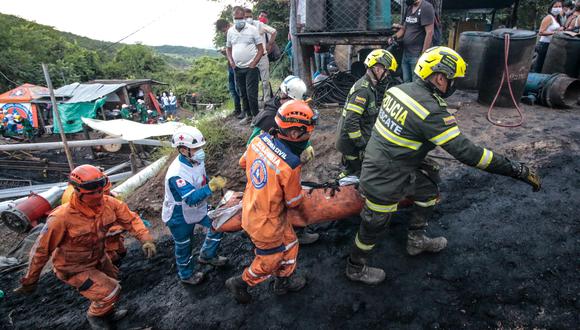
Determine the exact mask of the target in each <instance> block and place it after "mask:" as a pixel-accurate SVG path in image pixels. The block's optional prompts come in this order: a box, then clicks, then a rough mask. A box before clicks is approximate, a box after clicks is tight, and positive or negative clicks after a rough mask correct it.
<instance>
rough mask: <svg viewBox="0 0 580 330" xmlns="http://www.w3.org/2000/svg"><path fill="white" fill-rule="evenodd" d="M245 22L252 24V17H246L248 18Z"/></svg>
mask: <svg viewBox="0 0 580 330" xmlns="http://www.w3.org/2000/svg"><path fill="white" fill-rule="evenodd" d="M246 23H248V24H252V25H253V24H254V19H253V18H251V17H248V18H246Z"/></svg>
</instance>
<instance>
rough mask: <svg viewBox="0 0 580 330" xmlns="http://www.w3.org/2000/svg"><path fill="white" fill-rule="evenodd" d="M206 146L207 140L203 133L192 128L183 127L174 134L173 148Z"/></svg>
mask: <svg viewBox="0 0 580 330" xmlns="http://www.w3.org/2000/svg"><path fill="white" fill-rule="evenodd" d="M204 145H205V139H204V138H203V135H202V134H201V132H200V131H199V130H198V129H197V128H195V127H192V126H182V127H180V128H178V129H177V131H176V132H175V133H173V137H172V138H171V146H172V147H173V148H177V147H186V148H201V147H203V146H204Z"/></svg>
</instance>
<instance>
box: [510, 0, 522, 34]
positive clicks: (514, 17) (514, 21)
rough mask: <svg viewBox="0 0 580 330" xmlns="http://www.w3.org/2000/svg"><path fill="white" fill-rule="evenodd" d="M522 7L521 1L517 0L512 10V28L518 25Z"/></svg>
mask: <svg viewBox="0 0 580 330" xmlns="http://www.w3.org/2000/svg"><path fill="white" fill-rule="evenodd" d="M519 6H520V0H515V2H514V7H513V8H512V17H511V19H510V25H511V26H510V27H512V28H513V27H515V26H516V25H517V24H518V8H519Z"/></svg>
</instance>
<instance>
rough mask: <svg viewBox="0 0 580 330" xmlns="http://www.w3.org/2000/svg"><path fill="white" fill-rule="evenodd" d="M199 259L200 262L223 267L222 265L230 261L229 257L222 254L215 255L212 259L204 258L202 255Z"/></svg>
mask: <svg viewBox="0 0 580 330" xmlns="http://www.w3.org/2000/svg"><path fill="white" fill-rule="evenodd" d="M197 261H198V262H199V263H200V264H204V265H212V266H216V267H221V266H225V265H226V264H227V263H228V261H229V259H228V258H226V257H222V256H215V257H213V258H211V259H205V258H202V257H201V256H199V257H197Z"/></svg>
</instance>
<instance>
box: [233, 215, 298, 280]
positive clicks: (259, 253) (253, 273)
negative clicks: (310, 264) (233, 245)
mask: <svg viewBox="0 0 580 330" xmlns="http://www.w3.org/2000/svg"><path fill="white" fill-rule="evenodd" d="M250 238H251V237H250ZM252 242H253V243H254V246H255V247H256V248H255V250H254V253H255V255H256V256H255V257H254V260H253V261H252V264H251V265H250V266H249V267H247V268H246V269H245V270H244V273H243V274H242V279H243V280H244V281H245V282H246V283H247V284H248V285H250V286H256V285H257V284H259V283H262V282H264V281H265V280H267V279H268V278H270V277H271V276H272V275H274V276H277V277H290V275H292V274H293V273H294V270H296V258H297V257H298V238H297V237H296V233H295V232H294V228H292V225H291V224H290V223H287V226H286V228H285V229H284V233H283V237H282V238H281V239H280V241H279V242H276V243H263V242H260V241H256V240H254V239H253V238H252Z"/></svg>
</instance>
